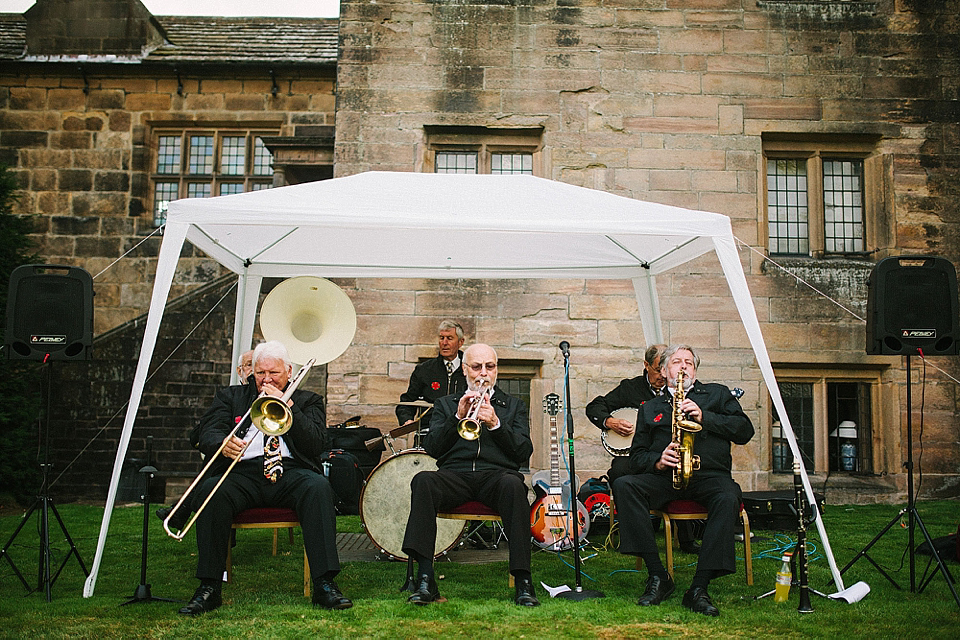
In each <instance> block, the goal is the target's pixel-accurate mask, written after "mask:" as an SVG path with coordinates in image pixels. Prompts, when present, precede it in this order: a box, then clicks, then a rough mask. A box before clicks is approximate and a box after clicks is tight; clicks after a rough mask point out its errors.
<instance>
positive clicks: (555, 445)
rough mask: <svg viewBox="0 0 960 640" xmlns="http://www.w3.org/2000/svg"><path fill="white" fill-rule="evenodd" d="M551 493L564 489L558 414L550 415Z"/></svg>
mask: <svg viewBox="0 0 960 640" xmlns="http://www.w3.org/2000/svg"><path fill="white" fill-rule="evenodd" d="M550 489H551V491H550V493H559V492H560V491H562V485H561V482H560V443H559V442H558V440H557V416H555V415H553V416H550Z"/></svg>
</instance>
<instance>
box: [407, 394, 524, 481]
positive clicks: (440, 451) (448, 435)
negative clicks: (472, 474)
mask: <svg viewBox="0 0 960 640" xmlns="http://www.w3.org/2000/svg"><path fill="white" fill-rule="evenodd" d="M462 395H463V394H459V393H458V394H452V395H449V396H444V397H443V398H440V399H439V400H437V401H436V402H435V403H434V405H433V411H432V412H431V413H432V414H433V415H432V417H431V419H430V432H429V433H428V434H427V435H426V437H425V438H424V439H423V448H424V449H426V451H427V453H429V454H430V455H431V456H433V457H434V458H436V459H437V466H438V467H439V468H440V469H448V470H451V471H487V470H494V469H504V470H509V471H519V470H520V468H521V467H523V466H525V465H527V464H528V463H529V462H530V455H531V454H532V453H533V442H532V441H531V440H530V415H529V411H528V410H527V407H526V406H524V404H523V403H522V402H520V400H518V399H517V398H514V397H513V396H510V395H507V394H506V393H505V392H503V391H501V390H500V388H499V387H494V392H493V397H492V398H491V400H490V403H491V404H492V405H493V410H494V412H495V413H496V414H497V418H499V419H500V428H499V429H494V430H493V431H490V430H489V429H487V428H486V427H481V429H480V437H479V438H477V439H476V440H464V439H463V438H461V437H460V435H459V434H458V433H457V424H458V423H459V422H460V421H459V420H458V419H457V403H459V402H460V398H461V397H462Z"/></svg>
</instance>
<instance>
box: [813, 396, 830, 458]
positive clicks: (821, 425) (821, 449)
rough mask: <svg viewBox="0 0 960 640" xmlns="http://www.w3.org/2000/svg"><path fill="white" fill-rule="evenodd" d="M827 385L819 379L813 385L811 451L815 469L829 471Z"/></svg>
mask: <svg viewBox="0 0 960 640" xmlns="http://www.w3.org/2000/svg"><path fill="white" fill-rule="evenodd" d="M827 413H828V407H827V383H826V381H825V380H824V379H823V378H821V379H819V380H817V381H816V382H814V383H813V416H814V417H813V424H814V425H815V428H814V430H813V451H814V460H815V469H817V470H823V471H829V469H830V462H829V461H830V452H829V450H828V448H827V447H828V446H829V438H828V437H827V436H828V433H829V428H830V426H829V424H828V419H827Z"/></svg>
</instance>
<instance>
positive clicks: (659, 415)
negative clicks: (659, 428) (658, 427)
mask: <svg viewBox="0 0 960 640" xmlns="http://www.w3.org/2000/svg"><path fill="white" fill-rule="evenodd" d="M661 420H663V414H662V413H658V414H657V417H656V418H654V419H653V421H654V422H660V421H661Z"/></svg>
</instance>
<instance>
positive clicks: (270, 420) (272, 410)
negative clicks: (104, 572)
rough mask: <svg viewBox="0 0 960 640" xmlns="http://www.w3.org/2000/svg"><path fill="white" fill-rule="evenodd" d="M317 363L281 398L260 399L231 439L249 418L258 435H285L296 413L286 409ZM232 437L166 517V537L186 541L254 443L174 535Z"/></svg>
mask: <svg viewBox="0 0 960 640" xmlns="http://www.w3.org/2000/svg"><path fill="white" fill-rule="evenodd" d="M315 362H316V360H315V359H311V360H310V361H309V362H307V364H305V365H303V367H302V368H301V369H300V371H298V372H297V375H296V376H294V378H293V379H292V380H291V381H290V383H289V384H288V385H287V390H286V391H284V392H283V395H282V396H281V397H280V398H275V397H273V396H268V395H261V396H260V397H259V398H257V399H256V400H254V401H253V404H251V405H250V408H249V409H248V410H247V413H246V414H244V416H243V417H242V418H241V419H240V421H239V422H238V423H237V427H236V428H235V429H234V430H233V431H232V432H231V433H230V437H233V436H237V437H239V436H240V434H241V433H243V432H245V431H246V429H247V424H248V418H249V422H250V423H252V424H253V426H255V427H256V428H257V430H258V431H260V432H261V433H263V434H264V435H267V436H279V435H283V434H284V433H286V432H287V431H289V430H290V427H292V426H293V412H292V411H290V407H289V406H287V401H288V400H289V399H290V398H291V396H293V392H294V391H296V390H297V387H298V386H299V385H300V383H301V382H303V381H304V380H305V379H306V377H307V373H308V372H309V371H310V368H311V367H313V365H314V364H315ZM230 437H227V438H224V440H223V444H221V445H220V448H219V449H217V452H216V453H214V454H213V455H212V456H210V460H208V461H207V464H206V465H205V466H204V467H203V469H202V470H201V471H200V473H199V474H198V475H197V477H196V478H195V479H194V481H193V482H192V483H190V486H189V487H187V490H186V491H184V493H183V495H182V496H180V500H178V501H177V504H175V505H174V506H173V509H171V510H170V513H169V514H167V517H166V518H165V519H164V521H163V529H164V531H166V532H167V535H168V536H170V537H171V538H174V539H176V540H183V537H184V536H185V535H187V531H189V530H190V528H191V527H192V526H193V524H194V523H195V522H196V521H197V518H198V517H199V516H200V512H201V511H203V510H204V508H205V507H206V506H207V503H208V502H210V499H211V498H212V497H213V494H215V493H216V492H217V489H219V488H220V485H221V484H223V481H224V480H226V478H227V475H228V474H229V473H230V471H232V470H233V467H234V466H235V465H236V464H237V462H239V461H240V459H241V458H242V457H243V453H244V452H245V451H246V450H247V447H249V446H250V442H252V439H251V440H250V441H248V442H246V443H244V445H243V448H242V449H241V450H240V453H238V454H237V457H235V458H234V459H233V460H231V461H230V466H228V467H227V469H226V471H224V472H223V474H222V475H221V476H220V479H219V480H218V481H217V484H215V485H214V486H213V489H211V490H210V493H209V494H207V497H206V499H205V500H204V501H203V503H202V504H201V505H200V506H199V507H198V508H197V510H196V511H195V512H194V514H193V516H192V517H191V518H190V520H189V521H188V522H187V523H186V524H185V525H183V528H182V529H180V531H177V532H174V531H171V530H170V520H171V519H172V518H173V516H174V514H175V513H176V512H177V511H178V510H179V509H180V507H182V506H183V503H184V502H186V501H187V498H188V497H189V496H190V492H191V491H193V489H194V487H196V486H197V485H198V484H199V483H200V480H202V479H203V477H204V476H205V475H206V473H207V470H208V469H210V467H211V466H213V463H214V462H215V461H216V460H217V459H218V458H219V457H220V453H221V452H222V451H223V449H224V447H226V446H227V442H229V441H230Z"/></svg>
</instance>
